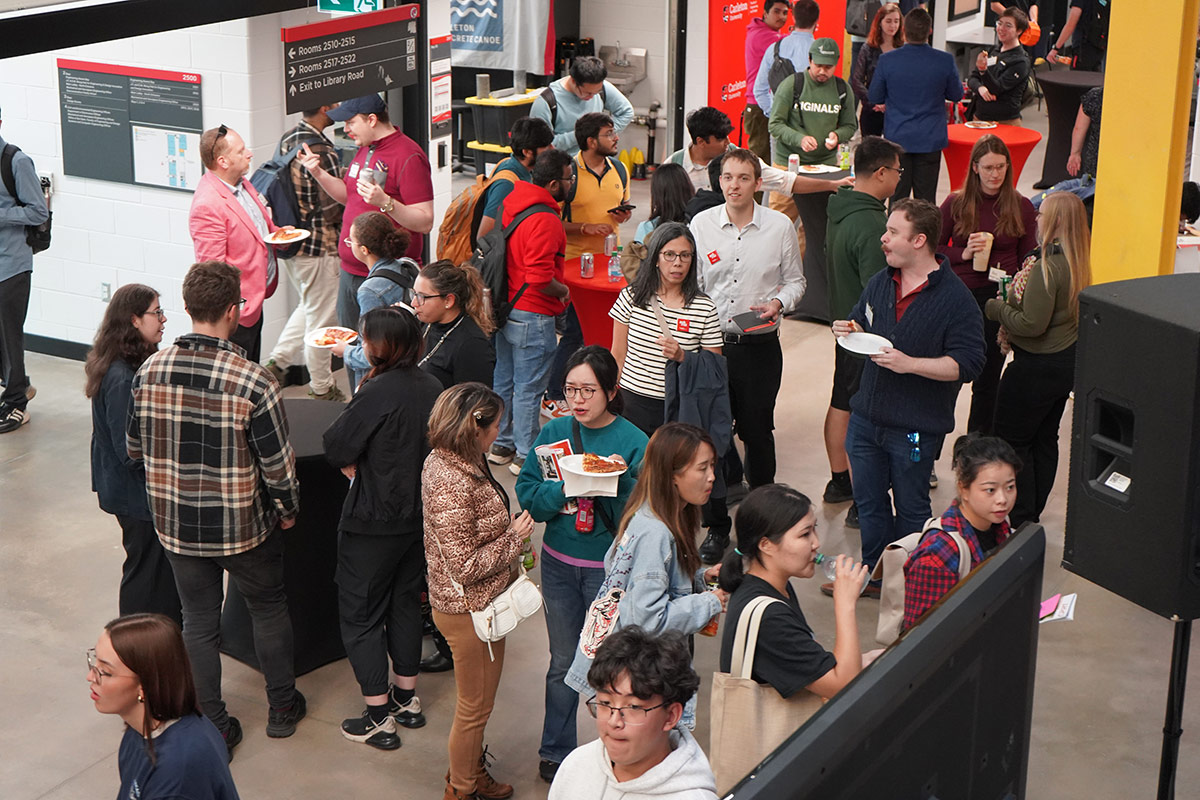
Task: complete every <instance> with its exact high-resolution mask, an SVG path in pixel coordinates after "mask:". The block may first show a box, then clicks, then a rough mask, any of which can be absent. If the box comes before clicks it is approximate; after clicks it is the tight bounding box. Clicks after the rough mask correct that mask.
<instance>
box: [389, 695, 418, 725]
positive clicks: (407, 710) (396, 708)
mask: <svg viewBox="0 0 1200 800" xmlns="http://www.w3.org/2000/svg"><path fill="white" fill-rule="evenodd" d="M388 715H389V716H391V718H392V719H394V720H395V721H396V724H397V725H403V726H404V727H406V728H423V727H425V715H424V714H422V713H421V698H419V697H417V696H416V695H413V699H412V700H409V701H408V702H407V703H405V704H404V705H400V703H398V702H396V696H395V695H394V694H392V693H391V692H390V691H389V692H388Z"/></svg>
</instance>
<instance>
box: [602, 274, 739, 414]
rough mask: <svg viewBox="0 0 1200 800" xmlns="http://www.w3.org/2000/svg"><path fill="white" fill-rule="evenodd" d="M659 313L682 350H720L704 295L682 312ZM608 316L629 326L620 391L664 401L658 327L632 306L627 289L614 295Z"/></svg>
mask: <svg viewBox="0 0 1200 800" xmlns="http://www.w3.org/2000/svg"><path fill="white" fill-rule="evenodd" d="M662 311H663V316H664V317H666V320H667V329H668V330H669V331H670V332H671V336H672V337H674V338H675V340H676V341H678V342H679V346H680V347H682V348H683V349H684V350H686V351H688V352H695V351H697V350H699V349H700V348H702V347H711V348H718V347H720V346H721V344H722V341H723V340H722V337H721V323H720V321H719V320H718V319H717V307H716V306H715V305H713V301H712V300H710V299H709V298H708V296H707V295H703V294H701V295H697V296H696V299H695V300H693V301H692V302H691V305H688V306H685V307H683V308H679V309H676V308H668V307H666V306H663V307H662ZM608 315H609V316H610V317H612V318H613V319H614V320H616V321H617V322H620V323H621V324H623V325H627V326H629V335H628V337H627V339H626V341H627V346H626V349H625V364H624V366H622V368H621V380H620V387H621V388H622V389H624V390H626V391H628V392H634V393H635V394H640V395H643V396H644V397H655V398H661V397H664V396H665V395H666V373H667V357H666V356H664V355H663V351H662V345H660V344H658V338H659V337H660V336H662V329H660V328H659V327H658V318H657V317H656V316H655V315H654V311H653V310H652V309H650V308H641V307H639V306H635V305H634V304H633V289H632V288H631V287H628V286H627V287H625V288H624V289H622V290H621V293H620V294H619V295H617V301H616V302H615V303H613V306H612V308H611V309H610V310H609V312H608Z"/></svg>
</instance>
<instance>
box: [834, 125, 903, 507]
mask: <svg viewBox="0 0 1200 800" xmlns="http://www.w3.org/2000/svg"><path fill="white" fill-rule="evenodd" d="M901 152H902V150H901V148H900V145H898V144H894V143H892V142H889V141H888V140H887V139H884V138H882V137H879V136H864V137H863V139H862V142H861V143H860V144H859V145H858V149H857V150H855V151H854V175H855V183H854V186H843V187H842V188H841V189H839V190H838V192H837V194H835V195H834V196H833V197H831V198H829V209H828V211H829V225H828V227H827V229H826V238H825V264H826V267H827V268H828V270H829V315H830V317H831V318H833V319H845V318H846V315H847V314H849V313H850V310H851V309H852V308H854V304H855V303H857V302H858V298H859V296H860V295H861V294H862V291H863V289H864V288H865V287H866V285H867V281H869V280H871V277H872V276H874V275H875V273H877V272H879V271H880V270H881V269H883V268H884V267H886V266H887V260H886V259H885V258H884V255H883V247H882V244H881V243H880V237H881V236H883V232H884V230H885V229H886V228H887V211H886V210H885V209H884V202H885V201H886V200H887V199H888V198H889V197H891V196H892V193H893V192H895V191H896V184H897V183H899V182H900V172H901V170H900V153H901ZM833 350H834V358H833V365H834V366H833V394H832V396H831V397H830V399H829V411H827V412H826V414H825V453H826V454H827V455H828V456H829V470H830V472H831V473H832V477H831V478H830V480H829V483H828V485H826V487H825V495H824V500H825V502H826V503H844V502H846V501H847V500H853V499H854V490H853V488H852V486H851V482H850V460H849V458H848V457H847V456H846V428H847V426H848V425H849V424H850V398H851V397H853V396H854V393H855V392H856V391H857V390H858V381H859V378H860V377H861V376H862V369H863V363H864V362H863V359H862V358H861V357H859V356H856V355H853V354H852V353H850V352H849V351H848V350H846V349H844V348H842V347H839V346H838V345H837V344H834V347H833ZM846 526H847V527H851V528H857V527H858V509H857V508H856V507H855V506H853V505H851V506H850V510H849V511H848V512H847V513H846Z"/></svg>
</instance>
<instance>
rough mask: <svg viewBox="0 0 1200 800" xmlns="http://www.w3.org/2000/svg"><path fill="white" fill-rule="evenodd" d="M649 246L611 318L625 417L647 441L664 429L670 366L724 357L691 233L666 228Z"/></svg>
mask: <svg viewBox="0 0 1200 800" xmlns="http://www.w3.org/2000/svg"><path fill="white" fill-rule="evenodd" d="M647 244H648V247H649V253H648V254H647V256H646V260H645V261H644V262H643V263H642V268H641V269H640V270H638V274H637V277H636V278H634V280H633V283H632V284H631V285H629V286H626V287H625V288H624V289H622V290H621V293H620V294H619V295H617V300H616V302H615V303H613V307H612V309H611V310H610V311H609V312H608V315H609V316H610V317H612V320H613V343H612V353H613V357H614V358H615V359H616V360H617V365H618V366H619V367H620V370H621V378H620V381H619V382H618V385H619V386H620V391H621V400H622V402H623V403H624V406H625V412H624V413H625V417H626V418H627V419H628V420H629V421H630V422H632V423H633V424H634V425H637V426H638V427H639V428H641V429H642V430H643V431H644V432H645V433H646V435H647V436H649V435H651V434H653V433H654V431H655V430H656V429H657V428H658V426H660V425H662V424H663V401H664V397H665V395H666V373H667V363H668V362H669V361H677V362H682V361H683V360H684V357H685V354H686V353H688V352H694V351H697V350H700V349H701V348H703V349H705V350H708V351H710V352H713V353H717V354H718V355H720V353H721V343H722V341H723V340H722V337H721V323H720V320H719V319H718V317H717V307H716V305H715V304H714V303H713V301H712V300H710V299H709V297H708V295H706V294H704V293H703V292H702V291H700V284H699V282H698V280H697V277H696V272H697V270H696V266H695V261H696V240H695V239H694V238H693V237H692V233H691V231H690V230H688V227H687V226H686V225H684V224H683V223H681V222H667V223H664V224H662V225H660V226H659V227H658V228H656V229H655V231H654V233H653V234H652V235H651V236H650V241H649V242H648V243H647ZM660 313H661V315H662V321H661V322H660V320H659V315H660ZM664 326H665V328H666V329H665V330H664Z"/></svg>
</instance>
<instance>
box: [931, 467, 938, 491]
mask: <svg viewBox="0 0 1200 800" xmlns="http://www.w3.org/2000/svg"><path fill="white" fill-rule="evenodd" d="M937 484H938V479H937V472H934V471H930V473H929V488H930V489H936V488H937Z"/></svg>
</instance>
